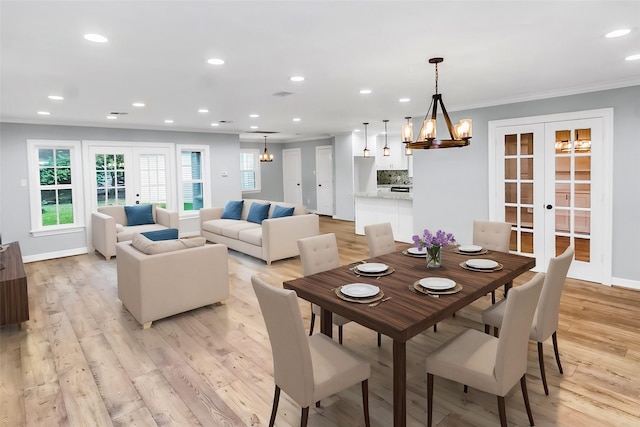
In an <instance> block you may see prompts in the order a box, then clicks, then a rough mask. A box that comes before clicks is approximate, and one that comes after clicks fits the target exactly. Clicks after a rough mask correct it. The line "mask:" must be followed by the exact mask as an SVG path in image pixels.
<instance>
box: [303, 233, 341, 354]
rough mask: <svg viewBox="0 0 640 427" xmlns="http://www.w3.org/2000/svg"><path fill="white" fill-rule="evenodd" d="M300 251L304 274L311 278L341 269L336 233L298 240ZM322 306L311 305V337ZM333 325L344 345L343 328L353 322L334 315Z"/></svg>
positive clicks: (339, 340)
mask: <svg viewBox="0 0 640 427" xmlns="http://www.w3.org/2000/svg"><path fill="white" fill-rule="evenodd" d="M298 250H299V251H300V261H302V274H304V275H305V276H311V275H312V274H316V273H321V272H323V271H327V270H331V269H333V268H336V267H340V255H339V253H338V242H337V241H336V235H335V234H334V233H328V234H319V235H317V236H311V237H305V238H304V239H299V240H298ZM320 310H321V309H320V306H319V305H317V304H313V303H312V304H311V325H310V326H309V335H312V334H313V328H314V325H315V324H316V316H320ZM332 319H333V324H334V325H337V326H338V342H339V343H340V344H342V326H343V325H345V324H347V323H349V322H351V320H349V319H347V318H345V317H342V316H340V315H337V314H334V315H333V316H332Z"/></svg>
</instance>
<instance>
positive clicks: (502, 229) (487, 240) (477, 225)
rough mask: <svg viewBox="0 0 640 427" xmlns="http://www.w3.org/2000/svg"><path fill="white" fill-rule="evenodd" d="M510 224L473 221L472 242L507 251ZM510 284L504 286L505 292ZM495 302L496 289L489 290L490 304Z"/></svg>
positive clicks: (491, 248) (509, 240)
mask: <svg viewBox="0 0 640 427" xmlns="http://www.w3.org/2000/svg"><path fill="white" fill-rule="evenodd" d="M510 242H511V224H509V223H508V222H495V221H478V220H476V221H473V244H474V245H478V246H482V247H483V248H486V249H489V250H492V251H498V252H509V243H510ZM510 286H511V284H510V283H509V285H508V286H505V292H506V289H507V288H508V287H510ZM495 303H496V291H491V304H495Z"/></svg>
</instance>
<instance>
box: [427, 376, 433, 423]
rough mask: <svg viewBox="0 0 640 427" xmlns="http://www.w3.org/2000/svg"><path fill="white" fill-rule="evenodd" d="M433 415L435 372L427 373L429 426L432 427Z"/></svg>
mask: <svg viewBox="0 0 640 427" xmlns="http://www.w3.org/2000/svg"><path fill="white" fill-rule="evenodd" d="M432 415H433V374H429V373H427V427H431V423H432Z"/></svg>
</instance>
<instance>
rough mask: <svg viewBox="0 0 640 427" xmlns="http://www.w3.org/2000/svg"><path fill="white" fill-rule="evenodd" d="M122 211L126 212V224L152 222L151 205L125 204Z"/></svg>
mask: <svg viewBox="0 0 640 427" xmlns="http://www.w3.org/2000/svg"><path fill="white" fill-rule="evenodd" d="M124 213H126V214H127V225H144V224H154V222H153V214H152V213H151V205H132V206H125V207H124Z"/></svg>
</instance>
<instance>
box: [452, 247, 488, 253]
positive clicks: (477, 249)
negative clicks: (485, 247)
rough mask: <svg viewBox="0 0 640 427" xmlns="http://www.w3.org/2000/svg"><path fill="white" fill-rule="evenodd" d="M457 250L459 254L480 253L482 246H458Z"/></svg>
mask: <svg viewBox="0 0 640 427" xmlns="http://www.w3.org/2000/svg"><path fill="white" fill-rule="evenodd" d="M458 250H459V251H460V252H469V253H473V252H480V251H481V250H482V246H478V245H461V246H458Z"/></svg>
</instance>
